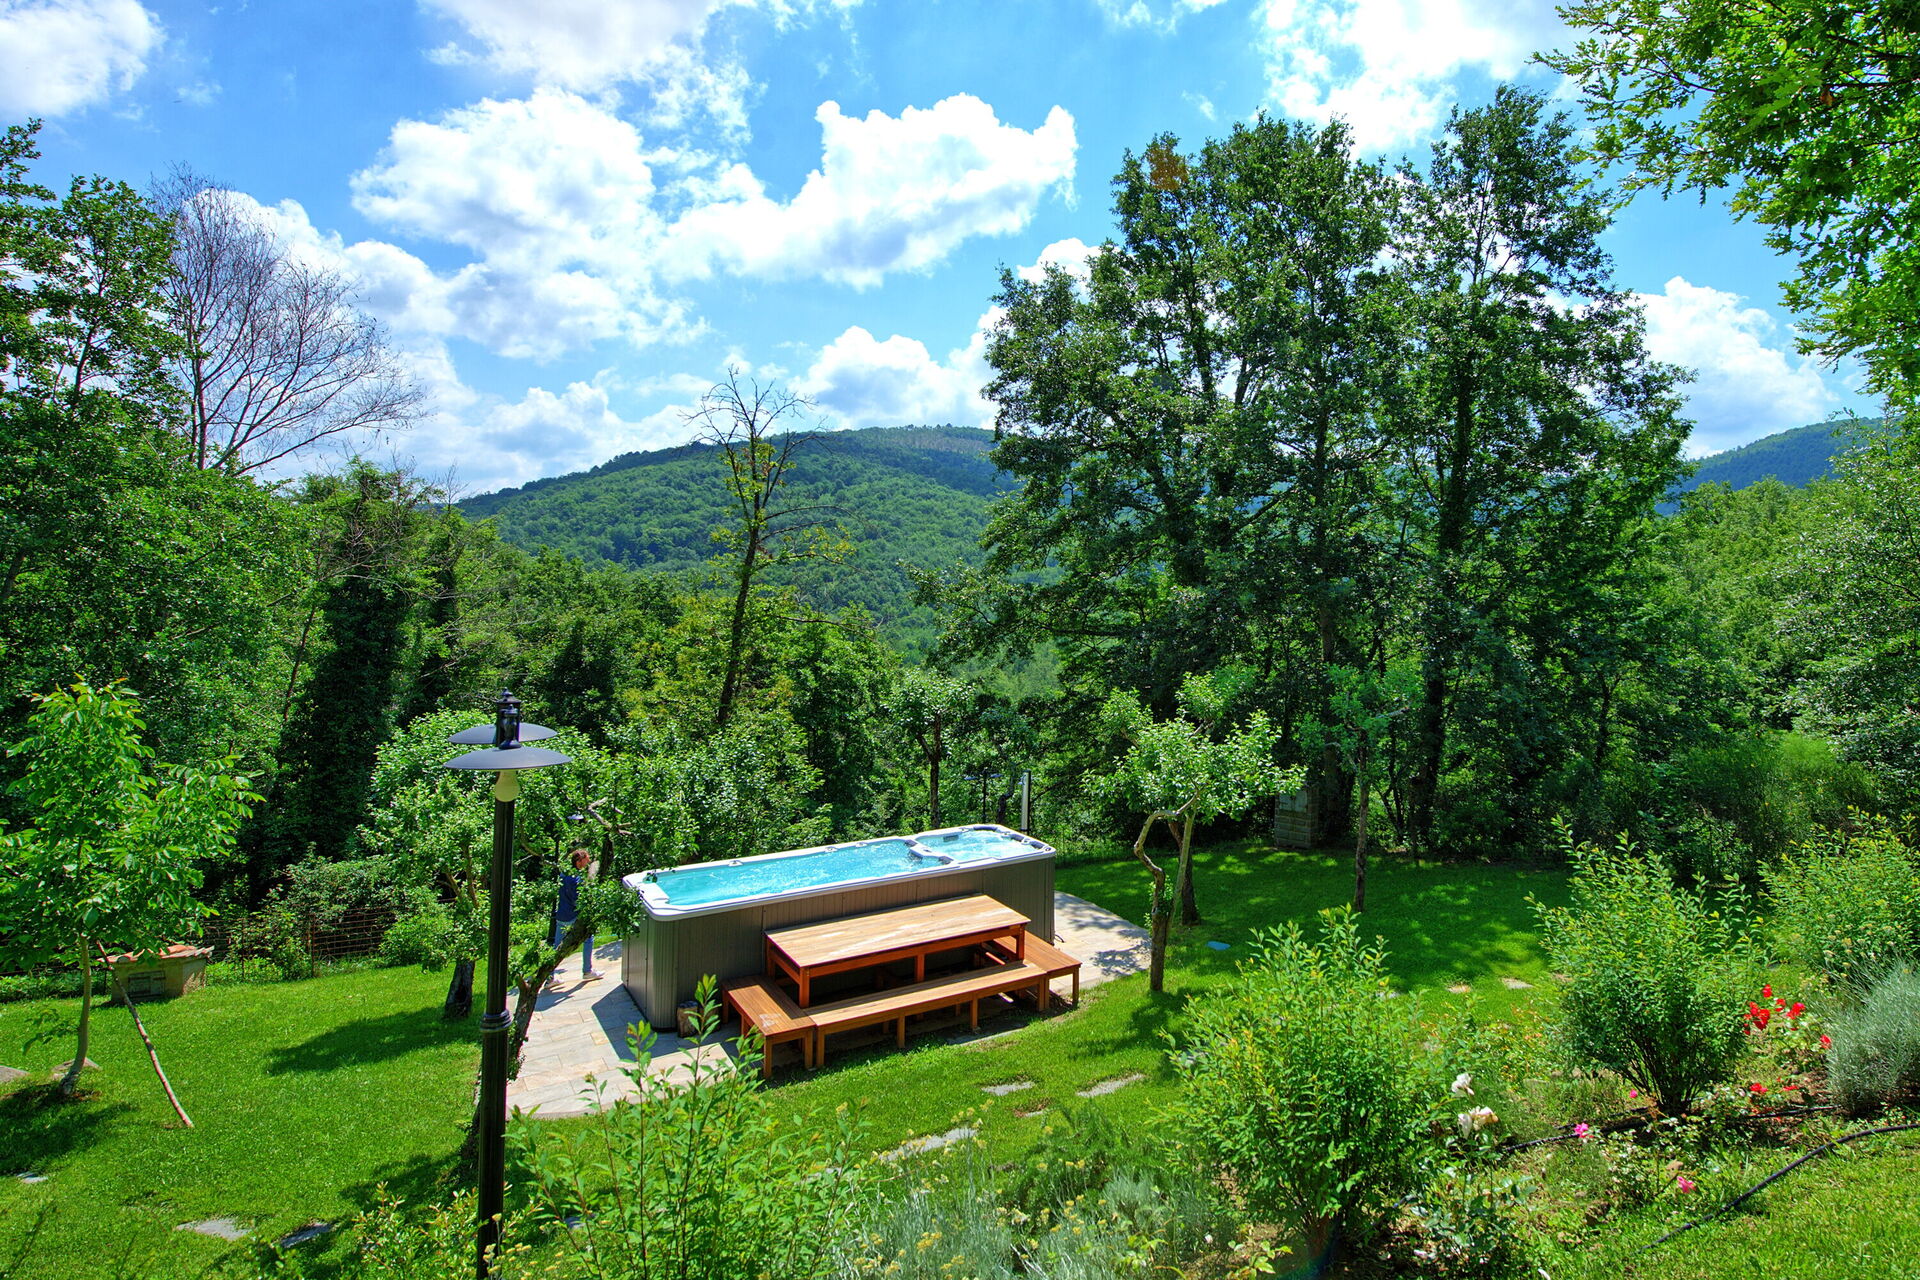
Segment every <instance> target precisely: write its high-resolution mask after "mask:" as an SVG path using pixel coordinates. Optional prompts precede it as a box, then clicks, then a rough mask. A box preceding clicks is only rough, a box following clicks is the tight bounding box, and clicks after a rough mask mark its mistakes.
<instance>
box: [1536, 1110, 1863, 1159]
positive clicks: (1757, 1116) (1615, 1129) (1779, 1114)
mask: <svg viewBox="0 0 1920 1280" xmlns="http://www.w3.org/2000/svg"><path fill="white" fill-rule="evenodd" d="M1838 1109H1839V1108H1837V1107H1835V1106H1834V1105H1833V1104H1831V1103H1826V1102H1816V1103H1807V1104H1805V1105H1802V1106H1796V1107H1788V1108H1786V1109H1783V1110H1780V1111H1756V1112H1754V1113H1753V1114H1751V1115H1744V1116H1736V1117H1734V1119H1735V1120H1736V1122H1737V1123H1740V1124H1752V1123H1753V1122H1754V1121H1756V1120H1787V1119H1791V1118H1793V1117H1794V1116H1804V1115H1811V1114H1812V1113H1814V1112H1816V1111H1837V1110H1838ZM1652 1122H1653V1117H1652V1116H1650V1115H1649V1114H1648V1113H1647V1111H1645V1110H1644V1109H1642V1110H1639V1111H1625V1112H1621V1113H1619V1114H1618V1115H1612V1116H1605V1117H1602V1118H1601V1119H1599V1120H1595V1121H1594V1122H1593V1124H1592V1125H1591V1126H1589V1127H1590V1128H1592V1129H1593V1130H1594V1131H1596V1132H1599V1133H1625V1132H1626V1131H1627V1130H1629V1129H1636V1128H1639V1127H1640V1126H1642V1125H1646V1124H1650V1123H1652ZM1579 1136H1580V1135H1579V1134H1577V1133H1575V1132H1573V1131H1572V1130H1571V1129H1569V1130H1567V1131H1566V1132H1564V1133H1550V1134H1548V1135H1547V1136H1546V1137H1544V1138H1529V1139H1528V1140H1527V1141H1525V1142H1509V1143H1506V1144H1504V1145H1503V1146H1501V1147H1500V1149H1499V1154H1501V1155H1503V1156H1510V1155H1512V1154H1513V1153H1514V1152H1516V1151H1525V1150H1526V1149H1527V1148H1528V1147H1538V1146H1544V1145H1545V1144H1547V1143H1549V1142H1571V1141H1573V1139H1575V1138H1577V1137H1579Z"/></svg>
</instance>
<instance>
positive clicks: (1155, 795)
mask: <svg viewBox="0 0 1920 1280" xmlns="http://www.w3.org/2000/svg"><path fill="white" fill-rule="evenodd" d="M1227 696H1228V691H1227V690H1226V688H1225V687H1223V685H1222V684H1221V683H1220V682H1219V681H1218V680H1216V679H1215V678H1213V677H1211V676H1198V675H1196V676H1189V677H1188V678H1187V679H1186V681H1185V682H1183V683H1182V684H1181V686H1180V694H1179V708H1180V713H1181V714H1180V717H1179V718H1177V719H1170V720H1155V719H1154V718H1153V716H1152V713H1150V712H1149V711H1148V710H1147V709H1146V707H1144V706H1143V705H1141V703H1140V700H1139V699H1138V698H1137V697H1134V696H1133V695H1131V694H1128V693H1126V692H1123V691H1120V692H1115V693H1114V694H1113V695H1112V696H1111V697H1110V698H1109V699H1108V701H1107V719H1108V723H1109V725H1110V726H1111V727H1113V728H1114V729H1116V730H1118V731H1119V732H1120V733H1121V734H1122V735H1123V736H1124V737H1125V738H1126V739H1127V742H1128V746H1127V751H1126V754H1125V755H1123V756H1122V757H1121V758H1120V760H1119V761H1118V763H1117V764H1115V766H1114V768H1113V771H1112V772H1111V773H1110V774H1108V775H1107V776H1106V777H1105V778H1104V779H1102V781H1101V786H1100V789H1101V790H1102V791H1104V792H1105V793H1106V794H1107V795H1108V796H1110V797H1112V798H1113V799H1115V800H1117V801H1119V802H1121V803H1122V804H1125V805H1126V806H1127V807H1128V808H1130V809H1132V810H1133V811H1134V812H1135V813H1144V814H1145V815H1146V818H1145V821H1143V822H1142V823H1141V824H1140V834H1139V835H1138V836H1136V837H1135V838H1134V842H1133V856H1134V857H1136V858H1138V859H1139V860H1140V863H1141V865H1142V866H1144V867H1146V869H1147V873H1148V874H1149V875H1150V876H1152V877H1153V892H1152V897H1151V899H1150V900H1149V904H1148V908H1147V926H1148V930H1149V932H1150V933H1151V935H1152V949H1151V953H1150V959H1149V964H1148V969H1149V977H1148V985H1149V986H1151V988H1152V989H1153V990H1155V991H1159V990H1161V989H1162V983H1163V979H1164V976H1165V972H1166V963H1167V934H1168V930H1169V926H1170V923H1171V918H1172V911H1171V909H1170V904H1169V903H1168V901H1167V895H1166V878H1167V877H1166V871H1165V869H1164V868H1162V867H1161V866H1160V865H1159V864H1158V863H1156V862H1154V861H1153V860H1152V859H1151V858H1149V857H1148V856H1147V852H1146V846H1147V838H1148V837H1149V836H1150V835H1152V834H1153V828H1154V824H1155V823H1159V822H1164V823H1166V824H1167V830H1168V833H1169V834H1170V835H1172V836H1173V838H1174V841H1175V843H1176V845H1177V846H1178V848H1179V851H1180V854H1179V856H1180V862H1179V874H1178V878H1177V880H1176V884H1175V896H1177V897H1178V898H1179V899H1180V915H1181V920H1180V922H1181V923H1182V924H1198V923H1199V922H1200V910H1199V906H1198V904H1197V900H1196V896H1195V891H1194V887H1193V829H1194V826H1195V824H1196V823H1201V822H1211V821H1212V820H1213V819H1215V818H1218V817H1221V816H1222V815H1224V814H1230V813H1240V812H1244V811H1245V810H1246V808H1247V807H1248V806H1249V805H1251V804H1252V803H1253V802H1254V801H1255V800H1257V799H1259V798H1260V797H1261V796H1263V795H1271V794H1273V792H1274V791H1275V790H1277V789H1279V788H1281V787H1292V786H1298V785H1299V783H1300V774H1301V771H1300V770H1298V769H1293V770H1289V771H1286V772H1285V773H1283V772H1282V771H1280V770H1278V769H1276V768H1275V767H1274V764H1273V751H1274V745H1275V735H1274V731H1273V727H1272V726H1271V725H1269V724H1268V723H1267V718H1266V716H1265V714H1264V713H1261V712H1257V711H1256V712H1255V713H1254V714H1253V716H1252V717H1251V718H1250V719H1249V720H1248V721H1247V723H1246V725H1245V726H1244V727H1243V728H1240V729H1238V730H1236V731H1234V732H1232V733H1229V734H1225V735H1224V736H1222V737H1220V738H1219V739H1218V740H1216V739H1215V738H1214V737H1213V736H1211V735H1210V733H1209V732H1208V728H1207V726H1209V725H1214V724H1217V723H1218V722H1219V720H1220V718H1221V714H1222V712H1223V711H1224V710H1225V705H1226V700H1227Z"/></svg>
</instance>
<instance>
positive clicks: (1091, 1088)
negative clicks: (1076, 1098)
mask: <svg viewBox="0 0 1920 1280" xmlns="http://www.w3.org/2000/svg"><path fill="white" fill-rule="evenodd" d="M1146 1078H1147V1077H1146V1074H1145V1073H1144V1072H1140V1071H1133V1072H1129V1073H1128V1074H1126V1075H1124V1076H1115V1077H1114V1078H1113V1079H1111V1080H1102V1081H1100V1082H1099V1083H1098V1084H1090V1085H1088V1086H1087V1087H1086V1088H1084V1089H1082V1090H1080V1091H1079V1092H1080V1096H1081V1097H1083V1098H1103V1097H1105V1096H1106V1095H1107V1094H1109V1093H1115V1092H1117V1091H1119V1090H1121V1089H1124V1088H1126V1087H1127V1086H1128V1085H1130V1084H1139V1083H1140V1082H1141V1081H1142V1080H1145V1079H1146Z"/></svg>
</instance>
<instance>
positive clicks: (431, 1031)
mask: <svg viewBox="0 0 1920 1280" xmlns="http://www.w3.org/2000/svg"><path fill="white" fill-rule="evenodd" d="M445 991H446V978H445V976H444V975H434V974H429V973H422V972H420V971H419V970H417V969H376V970H371V971H365V972H360V973H352V974H345V975H341V976H337V977H327V978H316V979H311V980H308V981H304V982H289V983H276V984H272V985H258V986H215V987H209V988H206V989H204V990H201V991H197V992H194V993H192V994H190V995H188V996H186V997H184V998H182V999H180V1000H175V1001H171V1002H164V1003H156V1004H145V1005H142V1006H141V1017H142V1018H143V1019H144V1020H145V1021H146V1024H147V1028H148V1030H149V1031H150V1032H151V1033H152V1035H153V1037H154V1041H155V1044H156V1045H157V1046H158V1048H159V1050H160V1060H161V1062H162V1064H163V1065H164V1066H165V1067H166V1068H167V1075H168V1077H169V1078H170V1079H171V1080H172V1081H173V1085H174V1088H175V1090H176V1091H177V1092H178V1093H179V1094H180V1099H181V1102H182V1104H183V1105H184V1106H185V1107H186V1109H187V1114H188V1115H190V1116H192V1117H193V1123H194V1128H193V1129H192V1130H185V1129H179V1128H176V1127H173V1126H174V1125H175V1124H177V1122H176V1121H175V1120H174V1116H173V1112H172V1110H171V1108H169V1107H168V1106H167V1102H166V1098H165V1097H164V1096H163V1095H162V1094H161V1092H160V1086H159V1084H158V1082H157V1081H155V1079H154V1077H153V1072H152V1069H151V1068H150V1067H149V1066H148V1064H147V1057H146V1053H145V1051H144V1050H143V1049H142V1048H141V1046H140V1041H139V1037H138V1036H137V1035H135V1033H134V1029H133V1022H132V1020H131V1019H130V1018H129V1017H128V1016H127V1013H126V1011H125V1010H124V1009H120V1008H106V1007H99V1006H96V1008H95V1010H94V1022H93V1047H92V1051H91V1052H90V1053H89V1055H88V1056H89V1057H91V1058H92V1059H93V1060H94V1061H95V1062H97V1063H99V1064H100V1069H99V1070H98V1071H89V1072H87V1073H86V1074H85V1076H84V1077H83V1082H84V1086H85V1087H86V1088H87V1089H89V1090H91V1091H93V1095H94V1096H92V1097H91V1098H89V1099H87V1100H85V1101H83V1102H80V1103H77V1104H65V1105H59V1104H54V1105H48V1104H47V1103H46V1101H45V1098H44V1090H42V1089H40V1088H38V1087H36V1086H35V1084H34V1082H33V1081H32V1080H27V1081H17V1082H15V1084H14V1085H12V1086H8V1087H5V1089H4V1091H0V1175H4V1176H0V1277H7V1278H8V1280H34V1278H36V1277H54V1276H59V1277H82V1276H84V1277H109V1276H114V1277H117V1276H140V1277H172V1276H188V1275H201V1274H204V1273H205V1271H206V1270H207V1269H208V1267H209V1266H210V1265H212V1264H214V1263H216V1262H217V1261H218V1260H219V1259H221V1258H222V1257H227V1258H229V1259H236V1258H245V1257H246V1256H247V1255H248V1248H247V1246H246V1245H245V1244H241V1245H234V1244H229V1243H227V1242H225V1241H222V1240H217V1239H214V1238H211V1237H209V1236H204V1235H199V1234H197V1233H195V1232H191V1231H176V1230H175V1229H174V1228H175V1227H176V1226H178V1225H179V1224H181V1223H183V1222H193V1221H199V1220H202V1219H206V1218H212V1217H230V1218H234V1219H237V1220H239V1221H240V1222H241V1223H242V1224H243V1225H246V1226H248V1227H250V1228H252V1231H253V1238H254V1239H262V1238H264V1239H267V1240H272V1239H276V1238H278V1237H279V1236H281V1235H283V1234H285V1233H287V1232H289V1231H292V1230H294V1229H295V1228H298V1227H300V1226H303V1225H305V1224H306V1223H308V1222H312V1221H314V1220H316V1219H317V1220H321V1221H329V1222H341V1221H344V1220H346V1219H349V1218H351V1217H352V1216H353V1215H354V1214H355V1213H356V1212H357V1211H358V1210H359V1209H361V1208H363V1207H365V1206H366V1205H368V1204H369V1203H371V1201H372V1198H373V1191H374V1185H375V1184H376V1183H377V1182H380V1181H383V1180H384V1181H387V1182H388V1183H390V1184H391V1185H392V1187H393V1188H394V1189H395V1190H396V1191H398V1192H401V1193H403V1194H405V1195H406V1196H407V1198H408V1199H409V1200H412V1199H416V1198H421V1199H424V1198H432V1197H433V1196H434V1195H435V1189H434V1187H433V1186H432V1182H433V1179H434V1178H435V1176H436V1175H438V1174H439V1173H440V1171H441V1170H443V1169H445V1168H446V1167H447V1165H448V1163H449V1161H448V1158H449V1157H450V1156H451V1155H452V1154H453V1152H454V1151H455V1150H456V1149H457V1147H458V1146H459V1143H460V1138H461V1134H462V1127H463V1125H464V1123H465V1121H466V1116H467V1108H468V1107H469V1106H471V1105H472V1104H471V1101H470V1099H471V1093H470V1090H471V1087H472V1086H471V1083H470V1082H471V1080H472V1079H473V1075H474V1072H475V1070H476V1068H477V1066H478V1063H479V1050H478V1048H477V1042H476V1039H475V1035H474V1030H473V1026H472V1025H471V1024H458V1025H455V1024H448V1023H444V1022H442V1021H441V1019H440V1002H441V999H442V997H443V996H444V995H445ZM78 1008H79V1001H77V1000H46V1001H33V1002H29V1003H22V1004H9V1005H0V1063H5V1064H6V1065H8V1066H11V1067H17V1068H21V1069H23V1070H27V1071H30V1072H33V1073H35V1075H36V1076H38V1077H39V1078H40V1079H42V1080H44V1079H45V1075H46V1073H47V1072H48V1071H50V1070H51V1069H52V1068H53V1067H54V1065H55V1064H57V1063H60V1062H65V1061H68V1060H70V1059H71V1058H72V1057H73V1037H72V1030H73V1026H74V1019H75V1016H76V1012H77V1010H78ZM48 1026H51V1027H54V1028H57V1029H58V1034H54V1035H51V1036H46V1035H42V1036H40V1037H39V1038H35V1037H36V1032H37V1031H39V1030H41V1029H42V1028H45V1027H48ZM23 1171H32V1172H36V1173H41V1174H46V1175H47V1176H48V1180H47V1181H45V1182H41V1183H37V1184H28V1183H24V1182H22V1181H20V1180H19V1179H18V1178H17V1177H14V1176H12V1175H15V1174H18V1173H20V1172H23ZM318 1247H323V1248H325V1247H332V1248H337V1247H338V1245H337V1244H332V1245H323V1246H318Z"/></svg>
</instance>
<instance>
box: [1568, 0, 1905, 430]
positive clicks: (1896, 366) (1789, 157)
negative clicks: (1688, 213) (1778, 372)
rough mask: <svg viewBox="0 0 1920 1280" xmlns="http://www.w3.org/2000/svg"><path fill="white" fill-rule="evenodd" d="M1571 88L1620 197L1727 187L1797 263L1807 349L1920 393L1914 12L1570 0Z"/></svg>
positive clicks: (1873, 380) (1831, 3)
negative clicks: (1575, 36)
mask: <svg viewBox="0 0 1920 1280" xmlns="http://www.w3.org/2000/svg"><path fill="white" fill-rule="evenodd" d="M1560 13H1561V15H1562V17H1564V18H1565V19H1566V21H1567V24H1568V25H1569V26H1570V27H1573V28H1575V29H1576V30H1579V31H1581V32H1582V33H1583V35H1582V38H1581V39H1580V40H1578V41H1577V42H1576V43H1575V44H1574V46H1573V47H1572V48H1571V49H1566V50H1561V51H1559V52H1556V53H1551V54H1548V55H1546V56H1545V58H1544V59H1543V60H1544V61H1545V62H1546V63H1547V65H1548V66H1551V67H1553V68H1554V69H1555V70H1557V71H1561V72H1563V73H1565V74H1566V75H1568V76H1570V77H1572V78H1573V80H1574V81H1575V82H1576V83H1577V84H1578V85H1579V86H1580V93H1581V102H1582V104H1583V105H1584V106H1585V107H1586V109H1587V112H1588V114H1589V116H1591V117H1592V119H1593V121H1594V124H1595V129H1594V133H1593V141H1592V144H1591V150H1592V152H1593V154H1594V155H1595V156H1597V157H1598V158H1599V159H1601V160H1602V161H1605V162H1607V163H1609V164H1612V165H1617V166H1619V167H1620V168H1621V169H1623V170H1624V171H1625V177H1624V186H1625V187H1626V189H1627V190H1628V191H1637V190H1644V189H1647V188H1652V189H1654V190H1657V191H1660V192H1662V193H1663V194H1667V195H1671V194H1672V193H1673V191H1674V190H1675V189H1676V188H1678V189H1681V190H1685V191H1698V192H1699V193H1700V194H1701V195H1702V197H1704V196H1705V194H1706V193H1707V192H1708V191H1713V190H1719V189H1721V188H1731V193H1730V195H1729V197H1728V203H1729V206H1730V207H1731V208H1732V210H1733V212H1734V214H1735V215H1736V216H1739V217H1751V218H1752V219H1754V221H1756V222H1758V223H1760V224H1761V225H1762V226H1764V227H1765V228H1766V229H1767V243H1768V245H1769V246H1770V247H1771V248H1773V249H1774V250H1775V251H1776V252H1778V253H1782V254H1786V255H1789V256H1791V257H1793V258H1794V259H1796V261H1797V262H1798V264H1799V271H1798V274H1797V275H1795V276H1794V278H1793V279H1791V280H1788V281H1787V282H1785V288H1786V298H1787V303H1788V305H1789V306H1791V307H1793V308H1794V309H1795V310H1797V311H1799V312H1800V313H1801V314H1802V316H1803V317H1804V323H1803V328H1802V337H1801V346H1802V348H1803V349H1804V350H1807V351H1811V352H1814V353H1817V354H1819V355H1821V356H1823V357H1825V358H1826V359H1828V360H1837V359H1839V358H1840V357H1842V356H1847V355H1858V356H1860V357H1861V359H1862V361H1863V362H1864V363H1865V365H1866V368H1867V372H1868V380H1869V384H1870V385H1871V386H1872V387H1873V389H1874V390H1876V391H1878V392H1880V393H1881V394H1883V395H1886V396H1888V397H1891V398H1893V399H1895V400H1897V401H1899V402H1900V403H1902V404H1905V405H1907V406H1912V405H1914V403H1915V397H1916V394H1920V194H1917V193H1920V186H1916V184H1915V182H1914V178H1913V152H1914V147H1915V145H1916V141H1915V140H1916V138H1920V17H1916V14H1915V10H1914V7H1913V5H1912V4H1911V3H1908V2H1907V0H1893V2H1890V3H1881V4H1855V3H1848V2H1847V0H1659V2H1658V3H1645V2H1643V0H1576V2H1575V3H1571V4H1568V5H1565V6H1564V7H1562V8H1561V10H1560Z"/></svg>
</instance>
